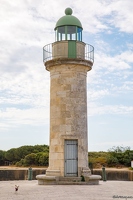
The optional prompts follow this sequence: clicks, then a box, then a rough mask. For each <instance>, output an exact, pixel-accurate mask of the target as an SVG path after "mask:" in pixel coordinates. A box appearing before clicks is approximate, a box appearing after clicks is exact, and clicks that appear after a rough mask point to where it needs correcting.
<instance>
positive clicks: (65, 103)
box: [37, 8, 101, 184]
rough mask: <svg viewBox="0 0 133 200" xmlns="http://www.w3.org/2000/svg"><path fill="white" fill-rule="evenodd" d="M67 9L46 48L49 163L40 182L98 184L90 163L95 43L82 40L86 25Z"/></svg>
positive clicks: (39, 178)
mask: <svg viewBox="0 0 133 200" xmlns="http://www.w3.org/2000/svg"><path fill="white" fill-rule="evenodd" d="M72 14H73V11H72V9H71V8H66V9H65V15H64V16H63V17H61V18H60V19H59V20H58V21H57V23H56V25H55V28H54V31H55V42H54V43H52V44H48V45H46V46H44V48H43V61H44V65H45V69H46V70H47V71H48V72H49V73H50V144H49V167H48V169H47V170H46V174H45V175H38V176H37V179H38V184H56V183H58V184H60V183H61V182H63V183H64V182H65V181H66V182H67V183H68V182H69V183H72V182H74V183H75V182H77V183H79V182H80V181H81V178H83V179H84V181H85V182H86V183H88V184H89V183H90V182H91V183H92V182H93V183H94V184H98V181H99V179H100V178H101V177H100V176H94V175H91V172H90V169H89V167H88V127H87V72H89V71H90V70H91V69H92V66H93V62H94V47H93V46H91V45H90V44H86V43H84V42H83V41H82V31H83V27H82V24H81V22H80V20H79V19H78V18H77V17H75V16H73V15H72Z"/></svg>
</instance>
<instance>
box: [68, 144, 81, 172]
mask: <svg viewBox="0 0 133 200" xmlns="http://www.w3.org/2000/svg"><path fill="white" fill-rule="evenodd" d="M65 176H78V140H65Z"/></svg>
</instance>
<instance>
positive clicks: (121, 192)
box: [0, 180, 133, 200]
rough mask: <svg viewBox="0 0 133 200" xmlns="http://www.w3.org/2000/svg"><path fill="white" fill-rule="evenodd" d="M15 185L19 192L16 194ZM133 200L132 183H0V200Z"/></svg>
mask: <svg viewBox="0 0 133 200" xmlns="http://www.w3.org/2000/svg"><path fill="white" fill-rule="evenodd" d="M15 185H19V190H18V191H17V192H15ZM72 199H73V200H113V199H116V200H117V199H121V200H125V199H133V182H132V181H107V182H103V181H100V184H99V185H38V182H37V181H36V180H33V181H28V180H27V181H0V200H72Z"/></svg>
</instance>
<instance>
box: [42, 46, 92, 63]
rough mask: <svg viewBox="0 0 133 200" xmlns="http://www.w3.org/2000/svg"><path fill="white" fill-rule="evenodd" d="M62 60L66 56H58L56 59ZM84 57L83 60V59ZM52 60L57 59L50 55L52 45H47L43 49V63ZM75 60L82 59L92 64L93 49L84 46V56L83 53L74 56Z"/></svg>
mask: <svg viewBox="0 0 133 200" xmlns="http://www.w3.org/2000/svg"><path fill="white" fill-rule="evenodd" d="M62 57H63V58H64V57H68V56H66V55H63V54H61V55H58V58H62ZM83 57H84V58H83ZM54 58H57V56H55V55H54V56H53V55H52V43H51V44H47V45H45V46H44V47H43V62H44V63H45V62H46V61H49V60H52V59H54ZM71 58H73V55H71ZM75 58H83V59H84V60H88V61H91V62H92V63H93V62H94V47H93V46H92V45H90V44H85V51H84V55H83V53H81V55H80V54H78V55H76V57H75Z"/></svg>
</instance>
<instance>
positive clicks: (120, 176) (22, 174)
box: [0, 169, 133, 181]
mask: <svg viewBox="0 0 133 200" xmlns="http://www.w3.org/2000/svg"><path fill="white" fill-rule="evenodd" d="M105 171H106V177H107V180H116V181H133V171H130V170H125V171H124V170H106V169H105ZM45 172H46V169H33V170H32V180H36V175H39V174H45ZM92 174H94V175H100V176H101V177H102V170H101V169H93V172H92ZM27 179H28V169H9V170H8V169H3V170H1V169H0V181H8V180H27Z"/></svg>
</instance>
